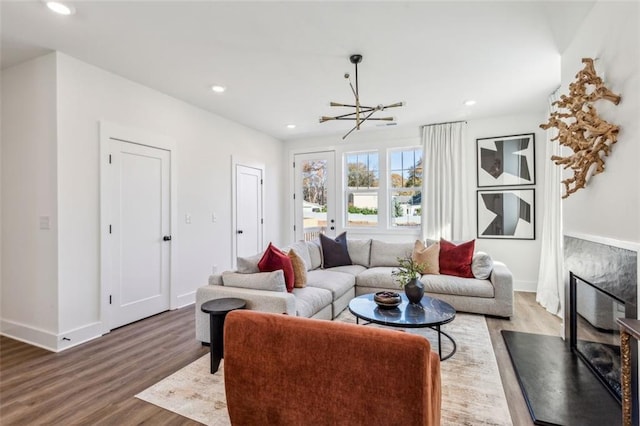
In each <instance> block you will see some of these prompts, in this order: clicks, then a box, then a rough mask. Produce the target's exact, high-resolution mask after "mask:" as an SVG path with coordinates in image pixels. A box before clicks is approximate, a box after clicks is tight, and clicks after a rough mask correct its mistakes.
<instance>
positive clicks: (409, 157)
mask: <svg viewBox="0 0 640 426" xmlns="http://www.w3.org/2000/svg"><path fill="white" fill-rule="evenodd" d="M422 171H423V168H422V149H420V148H412V149H404V150H396V151H390V153H389V185H388V186H389V195H390V198H389V200H390V203H389V219H390V220H389V221H390V226H392V227H416V226H420V217H421V216H420V215H421V213H422V212H421V205H422Z"/></svg>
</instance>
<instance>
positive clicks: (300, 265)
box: [287, 249, 307, 288]
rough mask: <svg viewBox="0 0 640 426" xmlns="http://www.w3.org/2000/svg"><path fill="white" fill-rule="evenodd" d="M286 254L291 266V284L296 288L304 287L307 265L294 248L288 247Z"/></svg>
mask: <svg viewBox="0 0 640 426" xmlns="http://www.w3.org/2000/svg"><path fill="white" fill-rule="evenodd" d="M287 256H289V259H291V266H292V267H293V277H294V283H293V286H294V287H298V288H302V287H304V286H305V285H307V265H306V264H305V263H304V260H303V259H302V257H300V256H298V253H297V252H296V250H294V249H290V250H289V253H287Z"/></svg>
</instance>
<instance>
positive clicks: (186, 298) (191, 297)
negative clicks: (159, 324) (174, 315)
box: [171, 291, 196, 309]
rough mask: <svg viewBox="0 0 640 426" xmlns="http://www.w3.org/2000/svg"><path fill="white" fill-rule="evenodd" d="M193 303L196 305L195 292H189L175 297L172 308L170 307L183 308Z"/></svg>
mask: <svg viewBox="0 0 640 426" xmlns="http://www.w3.org/2000/svg"><path fill="white" fill-rule="evenodd" d="M194 303H196V292H195V291H191V292H189V293H185V294H182V295H180V296H178V297H176V300H175V303H174V306H172V307H171V309H180V308H184V307H185V306H189V305H193V304H194Z"/></svg>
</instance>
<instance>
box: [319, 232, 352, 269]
mask: <svg viewBox="0 0 640 426" xmlns="http://www.w3.org/2000/svg"><path fill="white" fill-rule="evenodd" d="M320 246H321V247H322V267H323V268H333V267H334V266H342V265H352V264H353V262H352V261H351V258H350V257H349V250H348V248H347V233H346V232H343V233H342V234H340V235H338V236H337V237H336V238H335V239H332V238H329V237H327V236H326V235H324V234H320Z"/></svg>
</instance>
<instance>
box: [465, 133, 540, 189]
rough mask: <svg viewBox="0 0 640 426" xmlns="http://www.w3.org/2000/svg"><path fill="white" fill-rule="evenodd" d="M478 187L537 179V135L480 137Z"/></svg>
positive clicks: (477, 154)
mask: <svg viewBox="0 0 640 426" xmlns="http://www.w3.org/2000/svg"><path fill="white" fill-rule="evenodd" d="M476 159H477V168H476V170H477V171H478V188H486V187H495V186H518V185H533V184H535V183H536V173H535V170H536V165H535V135H534V134H533V133H526V134H522V135H512V136H498V137H493V138H481V139H476Z"/></svg>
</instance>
